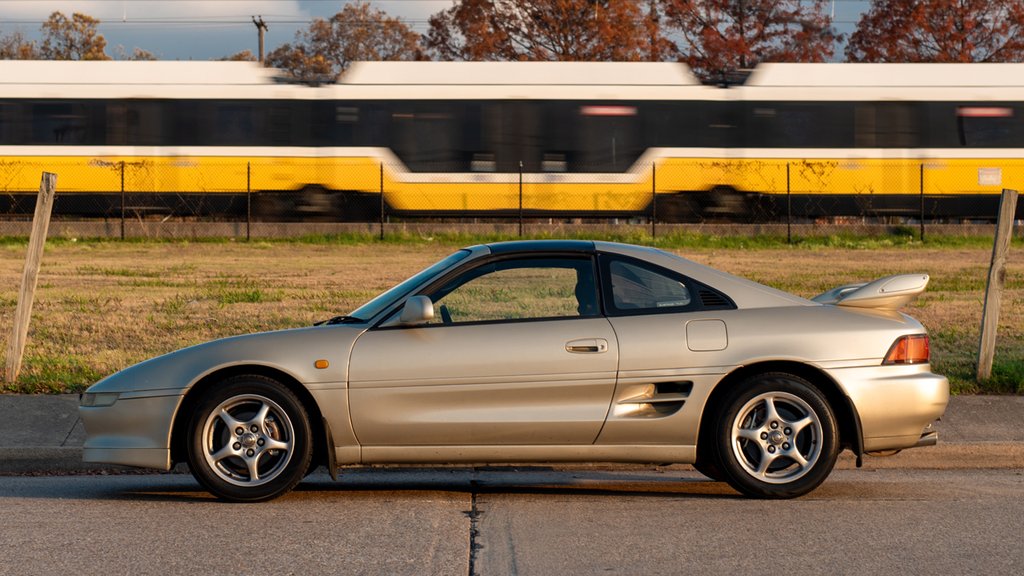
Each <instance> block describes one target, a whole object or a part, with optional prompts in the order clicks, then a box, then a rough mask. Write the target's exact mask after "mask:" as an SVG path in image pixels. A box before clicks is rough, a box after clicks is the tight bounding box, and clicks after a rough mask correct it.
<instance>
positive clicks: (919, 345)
mask: <svg viewBox="0 0 1024 576" xmlns="http://www.w3.org/2000/svg"><path fill="white" fill-rule="evenodd" d="M929 356H930V350H929V346H928V335H927V334H913V335H911V336H901V337H899V338H897V339H896V341H895V342H893V344H892V347H890V348H889V353H888V354H886V355H885V361H884V362H882V364H927V363H928V358H929Z"/></svg>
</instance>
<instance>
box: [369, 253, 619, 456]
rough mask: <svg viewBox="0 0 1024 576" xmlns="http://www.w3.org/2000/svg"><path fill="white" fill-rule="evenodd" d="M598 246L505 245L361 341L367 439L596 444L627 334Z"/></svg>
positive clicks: (476, 443)
mask: <svg viewBox="0 0 1024 576" xmlns="http://www.w3.org/2000/svg"><path fill="white" fill-rule="evenodd" d="M595 279H596V273H595V262H594V259H593V257H592V256H591V255H588V254H579V253H575V254H573V253H570V254H547V255H543V256H535V255H518V256H517V255H514V254H512V255H508V254H506V255H501V256H492V257H490V258H487V259H484V260H482V261H475V262H473V263H471V264H469V265H468V266H466V267H464V268H463V269H461V270H460V271H457V272H456V273H455V274H454V275H453V276H451V277H449V278H447V279H443V280H441V281H440V282H438V283H435V285H434V286H430V287H427V288H426V289H425V290H424V291H423V294H424V295H426V296H428V297H430V298H431V300H432V301H433V302H434V306H435V309H436V310H437V317H436V318H435V319H434V321H432V322H430V323H427V324H424V325H418V326H394V325H391V324H394V322H384V325H383V326H381V327H377V328H375V329H372V330H369V331H367V332H366V333H364V334H363V335H362V336H360V338H359V339H358V340H357V341H356V343H355V345H354V347H353V350H352V357H351V362H350V368H349V375H350V381H349V394H350V405H351V417H352V425H353V429H354V430H355V433H356V436H357V438H358V440H359V443H360V444H361V445H363V446H411V445H433V446H463V445H465V446H481V445H573V444H591V443H593V442H594V440H595V438H596V437H597V435H598V433H599V431H600V429H601V426H602V424H603V423H604V420H605V417H606V415H607V412H608V406H609V404H610V402H611V396H612V392H613V390H614V388H615V377H616V370H617V364H618V344H617V342H616V338H615V333H614V331H613V330H612V328H611V325H610V323H609V322H608V320H607V319H606V318H605V317H604V316H603V315H602V314H601V313H600V306H599V302H598V294H597V288H596V281H595Z"/></svg>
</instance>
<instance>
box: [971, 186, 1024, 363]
mask: <svg viewBox="0 0 1024 576" xmlns="http://www.w3.org/2000/svg"><path fill="white" fill-rule="evenodd" d="M1016 210H1017V191H1016V190H1007V189H1003V196H1002V198H1001V199H1000V200H999V219H998V220H996V239H995V242H994V243H993V245H992V264H991V266H989V269H988V286H987V287H986V288H985V306H984V308H982V313H981V338H980V341H979V343H978V382H982V381H984V380H988V379H989V378H990V377H991V376H992V360H993V359H994V358H995V353H996V328H997V327H998V325H999V306H1000V304H1001V303H1002V299H1003V287H1004V286H1005V285H1006V255H1007V253H1009V251H1010V239H1011V238H1012V237H1013V218H1014V214H1015V213H1016Z"/></svg>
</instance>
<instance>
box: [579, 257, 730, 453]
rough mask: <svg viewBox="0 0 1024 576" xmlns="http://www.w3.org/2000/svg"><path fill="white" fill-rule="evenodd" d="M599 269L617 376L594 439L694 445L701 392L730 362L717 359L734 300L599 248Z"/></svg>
mask: <svg viewBox="0 0 1024 576" xmlns="http://www.w3.org/2000/svg"><path fill="white" fill-rule="evenodd" d="M600 270H601V278H602V290H603V292H604V294H605V309H606V312H607V314H608V318H609V321H610V322H611V324H612V326H613V327H614V329H615V333H616V335H617V336H618V338H619V374H618V382H617V384H616V390H615V394H614V397H613V399H612V405H611V408H610V410H609V414H608V420H607V422H606V423H605V426H604V428H603V429H602V431H601V435H600V437H599V438H598V440H597V444H612V445H614V444H676V445H684V446H685V445H694V444H695V442H696V437H697V429H698V426H699V423H700V415H701V409H702V407H703V406H704V402H705V400H706V398H707V397H708V395H709V393H710V392H711V390H712V389H713V388H714V385H715V384H716V383H717V382H718V381H719V380H720V379H721V378H722V377H723V376H724V375H725V374H728V373H729V372H730V371H731V370H733V369H735V368H736V366H731V365H722V361H723V354H724V352H725V351H726V350H727V348H728V346H729V333H728V323H729V321H730V319H731V315H732V314H733V313H734V311H735V304H734V303H733V302H732V300H730V299H729V297H728V296H727V295H725V294H723V293H721V292H719V291H717V290H715V289H713V288H711V287H709V286H706V285H703V284H701V283H699V282H696V281H694V280H692V279H690V278H687V277H685V276H684V275H682V274H680V273H678V272H675V271H672V270H668V269H665V268H662V267H660V266H656V265H654V264H651V263H649V262H644V261H640V260H636V259H632V258H628V257H625V256H618V255H611V254H601V268H600Z"/></svg>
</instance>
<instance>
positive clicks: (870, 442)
mask: <svg viewBox="0 0 1024 576" xmlns="http://www.w3.org/2000/svg"><path fill="white" fill-rule="evenodd" d="M930 370H931V368H930V366H929V365H928V364H920V365H916V366H869V367H861V368H837V369H829V370H826V372H827V373H828V374H829V375H830V376H831V377H832V378H833V379H834V380H835V381H836V382H837V383H839V385H840V386H841V387H842V388H843V390H844V391H845V392H846V395H847V396H848V397H849V398H850V401H851V402H853V405H854V407H856V409H857V414H858V415H859V416H860V423H861V430H862V431H863V435H864V451H865V452H872V451H875V450H895V449H903V448H913V447H915V446H930V445H934V444H935V442H936V441H937V435H936V434H935V433H934V432H931V431H929V430H926V428H927V427H928V426H929V425H930V424H931V423H932V422H934V421H935V420H936V419H938V418H939V417H940V416H942V415H943V414H944V413H945V411H946V405H947V404H949V381H948V380H947V379H946V377H945V376H941V375H939V374H932V373H931V371H930Z"/></svg>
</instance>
